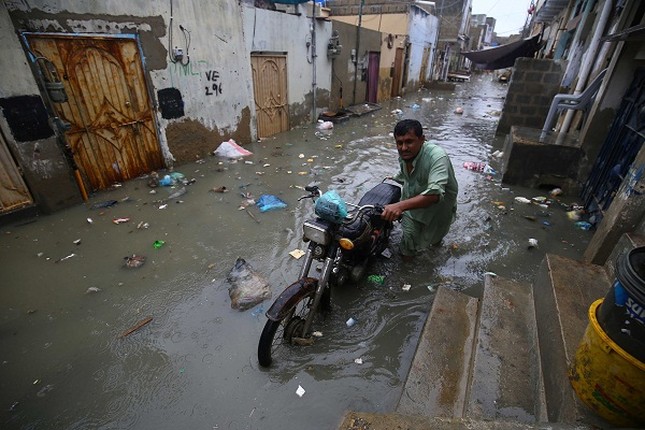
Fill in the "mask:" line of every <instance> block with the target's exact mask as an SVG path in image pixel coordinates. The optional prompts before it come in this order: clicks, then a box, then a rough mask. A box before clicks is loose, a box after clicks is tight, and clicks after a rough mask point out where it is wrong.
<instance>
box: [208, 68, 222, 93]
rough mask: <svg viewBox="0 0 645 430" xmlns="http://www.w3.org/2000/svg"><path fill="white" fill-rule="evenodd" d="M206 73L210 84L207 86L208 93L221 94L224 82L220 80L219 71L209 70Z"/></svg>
mask: <svg viewBox="0 0 645 430" xmlns="http://www.w3.org/2000/svg"><path fill="white" fill-rule="evenodd" d="M205 73H206V81H207V82H208V85H207V86H206V95H207V96H212V95H216V96H219V95H221V94H222V82H220V80H219V78H220V76H219V72H218V71H217V70H209V71H207V72H205Z"/></svg>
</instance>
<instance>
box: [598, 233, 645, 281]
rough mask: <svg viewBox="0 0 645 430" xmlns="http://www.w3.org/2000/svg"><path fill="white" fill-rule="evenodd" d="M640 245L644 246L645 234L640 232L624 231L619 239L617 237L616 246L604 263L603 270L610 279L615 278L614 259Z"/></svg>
mask: <svg viewBox="0 0 645 430" xmlns="http://www.w3.org/2000/svg"><path fill="white" fill-rule="evenodd" d="M641 246H645V236H643V235H640V234H635V233H624V234H623V235H622V236H621V237H620V239H618V242H617V243H616V246H614V250H613V251H612V252H611V254H610V255H609V258H607V261H606V262H605V264H604V267H605V271H606V272H607V276H608V277H609V279H610V280H613V279H615V278H616V260H617V259H618V257H619V256H620V255H623V254H626V253H628V252H629V251H631V250H632V249H634V248H638V247H641ZM608 289H609V288H608Z"/></svg>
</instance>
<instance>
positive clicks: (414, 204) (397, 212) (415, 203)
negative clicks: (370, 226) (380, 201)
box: [381, 194, 440, 221]
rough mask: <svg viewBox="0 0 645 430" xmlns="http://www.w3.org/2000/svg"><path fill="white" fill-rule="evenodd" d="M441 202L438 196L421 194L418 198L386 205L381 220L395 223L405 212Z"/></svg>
mask: <svg viewBox="0 0 645 430" xmlns="http://www.w3.org/2000/svg"><path fill="white" fill-rule="evenodd" d="M439 200H440V199H439V196H438V195H437V194H428V195H426V194H419V195H418V196H414V197H410V198H409V199H406V200H401V201H400V202H397V203H392V204H390V205H386V206H385V207H384V208H383V214H382V215H381V218H384V219H386V220H388V221H394V220H397V219H399V218H401V215H403V212H405V211H409V210H410V209H419V208H427V207H428V206H430V205H432V204H434V203H437V202H438V201H439Z"/></svg>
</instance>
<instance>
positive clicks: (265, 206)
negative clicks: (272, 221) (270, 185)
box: [255, 194, 287, 212]
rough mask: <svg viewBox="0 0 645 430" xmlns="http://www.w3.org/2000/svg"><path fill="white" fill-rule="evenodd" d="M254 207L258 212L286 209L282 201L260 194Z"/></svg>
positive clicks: (269, 195)
mask: <svg viewBox="0 0 645 430" xmlns="http://www.w3.org/2000/svg"><path fill="white" fill-rule="evenodd" d="M255 205H256V206H257V207H258V208H259V209H260V212H266V211H272V210H274V209H284V208H286V207H287V204H286V203H285V202H284V201H282V200H281V199H280V198H279V197H277V196H274V195H271V194H262V195H261V196H260V197H259V198H258V201H257V202H256V203H255Z"/></svg>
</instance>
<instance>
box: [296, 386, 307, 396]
mask: <svg viewBox="0 0 645 430" xmlns="http://www.w3.org/2000/svg"><path fill="white" fill-rule="evenodd" d="M296 394H297V395H298V397H302V396H304V395H305V389H304V388H302V387H301V386H300V385H298V389H297V390H296Z"/></svg>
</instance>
